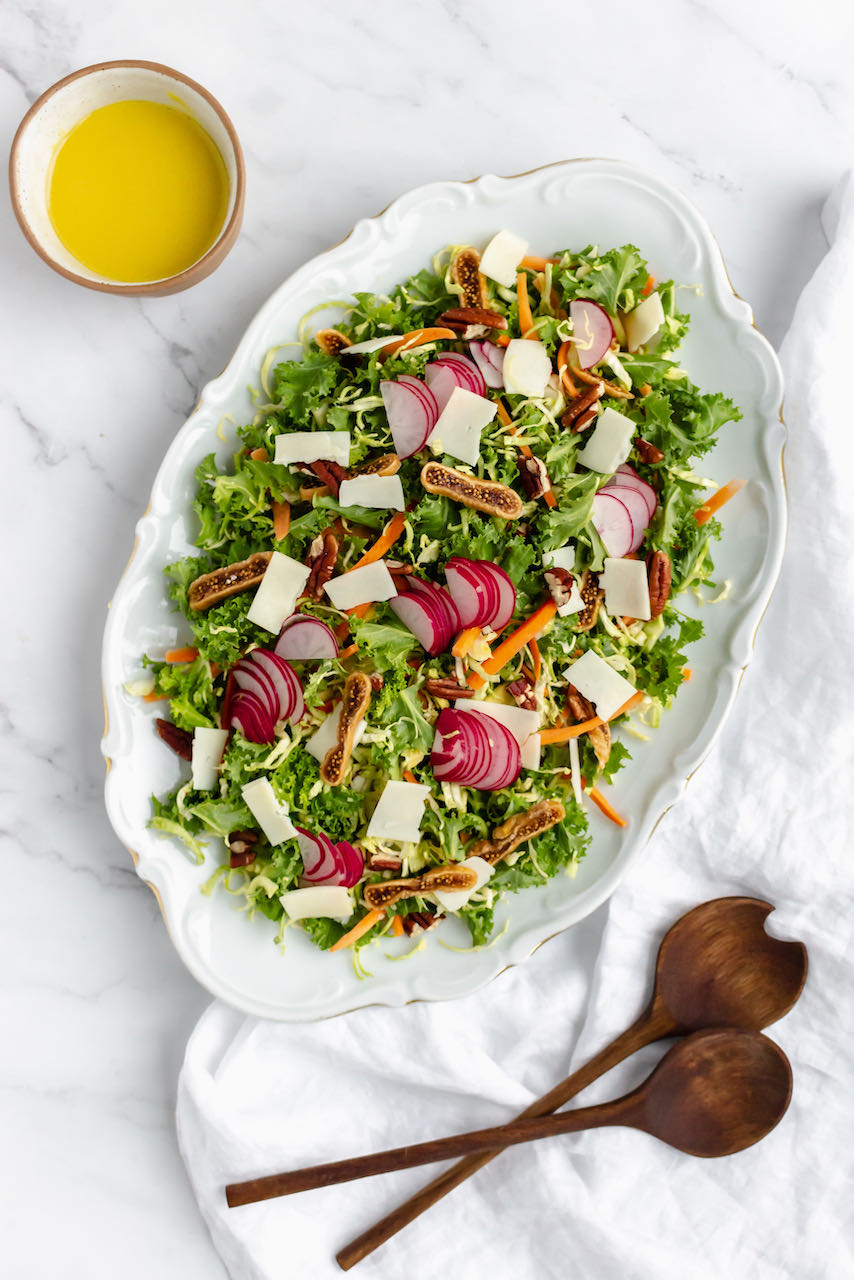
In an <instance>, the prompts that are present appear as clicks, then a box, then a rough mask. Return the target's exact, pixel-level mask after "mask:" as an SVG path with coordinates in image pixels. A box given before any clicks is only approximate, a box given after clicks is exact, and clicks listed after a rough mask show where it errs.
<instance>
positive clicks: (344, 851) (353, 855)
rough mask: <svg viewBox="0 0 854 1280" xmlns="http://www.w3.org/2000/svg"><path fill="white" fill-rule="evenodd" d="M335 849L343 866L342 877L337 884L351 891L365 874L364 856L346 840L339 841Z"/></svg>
mask: <svg viewBox="0 0 854 1280" xmlns="http://www.w3.org/2000/svg"><path fill="white" fill-rule="evenodd" d="M335 849H336V851H337V852H338V854H339V855H340V857H341V861H342V862H343V864H344V869H343V877H342V879H341V880H340V881H339V884H342V885H343V886H344V888H345V889H352V887H353V885H354V884H358V882H359V881H360V880H361V878H362V876H363V875H364V874H365V855H364V854H363V853H362V851H361V849H356V848H355V847H354V846H353V845H352V844H350V843H349V841H347V840H339V841H338V843H337V844H336V846H335Z"/></svg>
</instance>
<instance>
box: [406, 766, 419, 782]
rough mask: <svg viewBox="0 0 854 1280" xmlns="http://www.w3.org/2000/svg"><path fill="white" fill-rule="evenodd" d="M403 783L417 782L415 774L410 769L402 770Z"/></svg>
mask: <svg viewBox="0 0 854 1280" xmlns="http://www.w3.org/2000/svg"><path fill="white" fill-rule="evenodd" d="M403 781H404V782H417V781H418V779H417V778H416V776H415V774H414V773H413V772H412V770H411V769H404V770H403Z"/></svg>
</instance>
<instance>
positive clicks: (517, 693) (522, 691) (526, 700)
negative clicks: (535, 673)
mask: <svg viewBox="0 0 854 1280" xmlns="http://www.w3.org/2000/svg"><path fill="white" fill-rule="evenodd" d="M507 692H508V693H509V694H510V696H511V698H512V699H513V701H514V702H515V703H516V706H517V707H523V708H524V710H525V711H536V709H537V694H536V691H535V689H534V686H533V684H532V683H531V681H530V680H529V679H528V677H527V676H520V677H519V679H518V680H511V681H510V683H509V684H508V686H507Z"/></svg>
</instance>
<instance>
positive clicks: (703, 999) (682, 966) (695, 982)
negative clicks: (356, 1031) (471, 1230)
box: [337, 898, 807, 1271]
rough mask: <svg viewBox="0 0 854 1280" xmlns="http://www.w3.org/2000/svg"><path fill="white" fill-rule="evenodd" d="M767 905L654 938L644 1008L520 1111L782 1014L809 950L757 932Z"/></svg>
mask: <svg viewBox="0 0 854 1280" xmlns="http://www.w3.org/2000/svg"><path fill="white" fill-rule="evenodd" d="M773 910H774V908H773V907H772V906H771V904H770V903H768V902H763V901H761V900H760V899H759V898H714V899H712V900H711V901H710V902H703V903H701V904H700V906H698V907H694V909H693V910H692V911H689V912H687V913H686V914H685V915H684V916H682V917H680V919H679V920H677V921H676V923H675V924H674V925H672V926H671V927H670V929H669V930H668V931H667V933H666V934H665V935H664V938H663V939H662V942H661V946H660V947H659V949H658V957H657V959H656V962H655V981H654V985H653V992H652V996H651V998H650V1001H649V1004H648V1005H647V1007H646V1008H645V1009H644V1011H643V1013H642V1014H641V1015H640V1017H639V1018H638V1019H637V1021H636V1022H634V1023H633V1024H632V1026H630V1027H629V1028H628V1029H627V1030H626V1031H624V1032H623V1033H622V1034H621V1035H619V1036H618V1037H617V1038H616V1040H614V1041H613V1042H612V1043H611V1044H609V1045H607V1046H606V1048H604V1049H602V1050H601V1051H600V1052H599V1053H597V1054H596V1056H595V1057H594V1058H591V1060H590V1061H589V1062H588V1063H586V1064H585V1065H584V1066H583V1067H580V1068H579V1070H578V1071H574V1072H573V1073H572V1075H570V1076H567V1077H566V1079H565V1080H562V1081H561V1082H560V1083H559V1084H557V1085H555V1087H554V1088H553V1089H550V1090H549V1092H548V1093H546V1094H544V1095H543V1096H542V1097H541V1098H538V1099H537V1101H536V1102H532V1103H531V1105H530V1106H529V1107H528V1108H526V1110H525V1111H523V1112H521V1114H520V1115H519V1117H518V1119H525V1118H527V1117H529V1116H544V1115H548V1114H549V1112H551V1111H556V1110H557V1108H558V1107H562V1106H563V1105H564V1104H565V1103H567V1102H569V1100H570V1098H574V1097H575V1095H576V1094H577V1093H580V1092H581V1091H582V1089H586V1088H587V1086H588V1085H591V1084H592V1083H593V1081H594V1080H598V1079H599V1077H600V1076H601V1075H604V1074H605V1072H606V1071H610V1070H611V1068H612V1067H615V1066H617V1064H618V1063H619V1062H622V1061H623V1060H624V1059H625V1058H628V1057H629V1056H630V1055H631V1054H633V1053H636V1052H637V1050H638V1049H642V1048H643V1047H644V1046H645V1045H648V1044H652V1043H653V1042H654V1041H656V1040H664V1039H666V1038H667V1037H669V1036H677V1035H687V1034H688V1032H690V1031H698V1030H700V1029H701V1028H703V1027H714V1026H731V1027H743V1028H748V1029H752V1030H755V1031H760V1030H761V1029H762V1028H763V1027H767V1026H770V1025H771V1023H772V1022H776V1021H777V1020H778V1018H782V1017H783V1015H784V1014H786V1013H788V1012H789V1010H790V1009H791V1008H792V1006H793V1005H794V1004H795V1002H796V1000H797V999H798V997H799V996H800V994H801V991H802V990H803V986H804V983H805V981H806V976H807V952H806V947H804V945H803V943H801V942H781V941H779V940H778V939H777V938H771V937H769V935H768V934H767V933H766V932H765V920H766V919H767V917H768V916H769V915H770V914H771V912H772V911H773ZM502 1150H503V1147H501V1146H497V1147H496V1148H495V1149H494V1150H492V1151H486V1152H483V1153H482V1154H480V1155H471V1156H467V1157H466V1158H465V1159H464V1160H460V1161H458V1162H457V1163H456V1164H455V1165H452V1166H451V1168H450V1169H446V1170H445V1171H444V1172H443V1173H440V1174H439V1176H438V1177H436V1178H434V1179H433V1181H432V1182H429V1183H428V1184H427V1186H426V1187H423V1188H422V1189H421V1190H420V1191H418V1192H416V1193H415V1195H413V1196H411V1197H410V1198H409V1199H408V1200H405V1201H404V1202H403V1204H401V1205H398V1207H397V1208H396V1209H393V1210H392V1211H391V1212H390V1213H388V1214H386V1216H385V1217H384V1218H381V1219H380V1220H379V1221H378V1222H376V1223H374V1225H373V1226H372V1227H369V1228H368V1229H367V1231H364V1232H363V1233H362V1234H361V1235H360V1236H357V1237H356V1239H355V1240H353V1241H351V1242H350V1244H348V1245H345V1246H344V1248H343V1249H342V1250H341V1251H340V1253H339V1254H338V1255H337V1256H338V1263H339V1265H340V1266H341V1267H342V1269H343V1270H344V1271H348V1270H349V1269H350V1267H353V1266H355V1264H356V1263H357V1262H361V1260H362V1258H366V1257H367V1256H368V1254H369V1253H373V1251H374V1249H378V1248H379V1246H380V1245H381V1244H384V1243H385V1241H386V1240H389V1239H390V1238H391V1237H392V1236H393V1235H395V1234H396V1233H397V1232H398V1231H400V1230H401V1229H402V1228H403V1227H405V1226H407V1225H408V1224H409V1223H410V1222H413V1221H414V1220H415V1219H416V1218H417V1217H418V1216H419V1215H420V1214H422V1213H423V1212H424V1211H425V1209H429V1208H430V1206H431V1205H434V1204H436V1202H437V1201H438V1200H441V1199H442V1197H443V1196H446V1195H447V1194H448V1192H449V1191H453V1189H454V1187H458V1186H459V1185H460V1184H461V1183H463V1182H465V1181H466V1179H467V1178H470V1177H471V1175H472V1174H473V1173H476V1172H477V1170H478V1169H482V1168H483V1167H484V1165H487V1164H489V1162H490V1160H494V1159H495V1157H496V1156H497V1155H498V1154H499V1153H500V1152H501V1151H502Z"/></svg>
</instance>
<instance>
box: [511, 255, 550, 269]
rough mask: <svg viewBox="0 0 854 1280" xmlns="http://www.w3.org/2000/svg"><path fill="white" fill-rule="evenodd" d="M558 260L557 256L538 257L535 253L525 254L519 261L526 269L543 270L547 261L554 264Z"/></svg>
mask: <svg viewBox="0 0 854 1280" xmlns="http://www.w3.org/2000/svg"><path fill="white" fill-rule="evenodd" d="M557 262H558V259H557V258H538V257H537V256H536V254H531V253H529V254H526V255H525V257H524V258H523V259H522V261H521V262H520V263H519V266H520V267H526V268H527V269H528V271H545V269H546V267H547V265H548V264H549V263H551V264H552V266H554V265H555V264H556V263H557Z"/></svg>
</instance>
